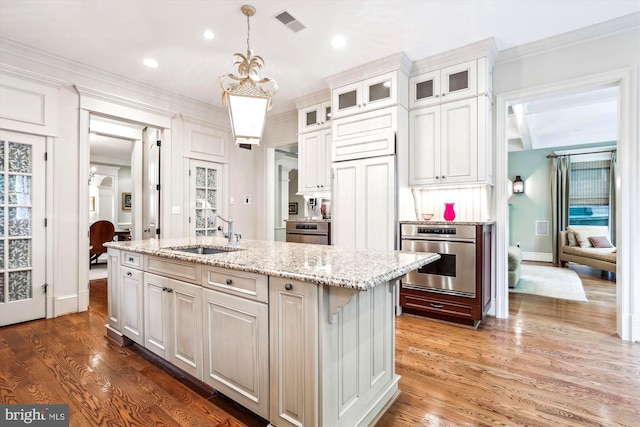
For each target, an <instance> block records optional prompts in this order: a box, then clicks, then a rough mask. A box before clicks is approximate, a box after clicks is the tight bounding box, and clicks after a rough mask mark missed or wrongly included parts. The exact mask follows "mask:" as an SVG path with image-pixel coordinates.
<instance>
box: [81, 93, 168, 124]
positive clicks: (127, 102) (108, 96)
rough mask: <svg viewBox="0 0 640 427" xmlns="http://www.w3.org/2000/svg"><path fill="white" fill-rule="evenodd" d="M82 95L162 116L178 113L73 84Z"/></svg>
mask: <svg viewBox="0 0 640 427" xmlns="http://www.w3.org/2000/svg"><path fill="white" fill-rule="evenodd" d="M73 87H74V88H75V89H76V91H77V92H78V94H79V95H80V96H84V97H89V98H94V99H98V100H101V101H107V102H109V103H111V104H117V105H120V106H123V107H129V108H133V109H135V110H139V111H144V112H147V113H152V114H157V115H160V116H164V117H168V118H171V119H172V118H174V117H175V116H176V113H174V112H173V111H170V110H165V109H163V108H158V107H156V106H154V105H150V104H146V103H144V102H140V101H136V100H134V99H130V98H124V97H122V96H118V95H113V94H111V93H107V92H102V91H99V90H96V89H92V88H90V87H86V86H81V85H73Z"/></svg>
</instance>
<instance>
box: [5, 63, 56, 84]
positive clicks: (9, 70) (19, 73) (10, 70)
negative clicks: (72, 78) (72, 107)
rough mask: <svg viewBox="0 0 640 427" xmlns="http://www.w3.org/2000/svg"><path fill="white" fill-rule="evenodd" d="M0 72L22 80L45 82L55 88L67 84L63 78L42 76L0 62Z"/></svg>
mask: <svg viewBox="0 0 640 427" xmlns="http://www.w3.org/2000/svg"><path fill="white" fill-rule="evenodd" d="M0 73H2V74H7V75H11V76H13V77H17V78H20V79H23V80H30V81H32V82H35V83H41V84H45V85H47V86H51V87H54V88H56V89H58V88H61V87H63V86H65V85H67V82H65V81H64V80H59V79H54V78H53V77H48V76H44V75H42V74H38V73H34V72H32V71H27V70H23V69H21V68H18V67H14V66H11V65H7V64H0Z"/></svg>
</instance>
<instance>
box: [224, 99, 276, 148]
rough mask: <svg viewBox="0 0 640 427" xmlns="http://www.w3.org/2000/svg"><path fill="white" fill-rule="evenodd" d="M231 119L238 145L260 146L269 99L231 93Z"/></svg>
mask: <svg viewBox="0 0 640 427" xmlns="http://www.w3.org/2000/svg"><path fill="white" fill-rule="evenodd" d="M227 102H228V104H229V117H230V118H231V129H232V130H233V138H234V139H235V141H236V144H260V140H261V139H262V132H263V131H264V121H265V118H266V115H267V110H268V106H269V97H261V96H250V95H239V94H234V93H233V92H230V93H229V96H228V98H227Z"/></svg>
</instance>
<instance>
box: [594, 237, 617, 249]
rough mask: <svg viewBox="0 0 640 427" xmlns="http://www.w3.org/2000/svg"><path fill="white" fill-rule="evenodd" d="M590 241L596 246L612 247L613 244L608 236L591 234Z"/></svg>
mask: <svg viewBox="0 0 640 427" xmlns="http://www.w3.org/2000/svg"><path fill="white" fill-rule="evenodd" d="M589 241H590V242H591V244H592V245H593V247H594V248H612V247H613V245H612V244H611V242H610V241H609V239H607V236H591V237H589Z"/></svg>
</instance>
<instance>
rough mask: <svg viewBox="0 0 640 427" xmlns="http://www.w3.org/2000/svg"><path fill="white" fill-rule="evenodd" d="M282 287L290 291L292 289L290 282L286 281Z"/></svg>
mask: <svg viewBox="0 0 640 427" xmlns="http://www.w3.org/2000/svg"><path fill="white" fill-rule="evenodd" d="M284 288H285V289H286V290H288V291H290V290H291V289H293V285H292V284H291V283H287V284H286V285H284Z"/></svg>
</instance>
